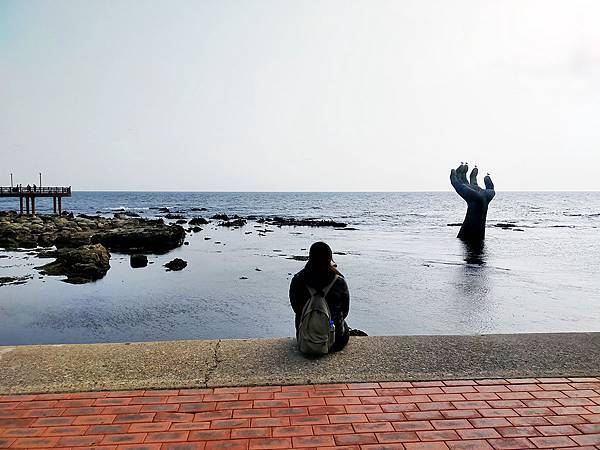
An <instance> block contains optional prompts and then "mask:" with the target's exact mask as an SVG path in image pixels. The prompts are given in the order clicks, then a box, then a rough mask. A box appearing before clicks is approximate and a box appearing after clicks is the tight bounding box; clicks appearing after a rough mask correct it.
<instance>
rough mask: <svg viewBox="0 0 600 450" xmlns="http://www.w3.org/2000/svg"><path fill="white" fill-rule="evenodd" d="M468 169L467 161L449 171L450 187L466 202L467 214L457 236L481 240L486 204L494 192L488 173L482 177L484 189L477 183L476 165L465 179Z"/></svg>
mask: <svg viewBox="0 0 600 450" xmlns="http://www.w3.org/2000/svg"><path fill="white" fill-rule="evenodd" d="M468 170H469V166H468V165H467V163H464V164H463V163H460V166H458V168H457V169H452V170H451V171H450V183H451V184H452V187H453V188H454V190H455V191H456V192H457V193H458V195H460V196H461V197H462V198H463V199H464V200H465V201H466V202H467V215H466V216H465V220H464V221H463V224H462V226H461V227H460V232H459V233H458V238H459V239H462V240H463V241H483V239H484V238H485V219H486V217H487V210H488V205H489V203H490V202H491V201H492V199H493V198H494V196H495V195H496V192H495V191H494V183H492V179H491V178H490V176H489V174H488V175H486V176H485V178H484V179H483V181H484V183H485V189H482V188H480V187H479V186H478V185H477V173H478V170H477V166H475V168H474V169H473V170H472V171H471V175H470V176H469V180H467V172H468Z"/></svg>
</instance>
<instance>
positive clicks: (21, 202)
mask: <svg viewBox="0 0 600 450" xmlns="http://www.w3.org/2000/svg"><path fill="white" fill-rule="evenodd" d="M19 203H20V204H21V215H23V196H22V195H21V196H20V197H19Z"/></svg>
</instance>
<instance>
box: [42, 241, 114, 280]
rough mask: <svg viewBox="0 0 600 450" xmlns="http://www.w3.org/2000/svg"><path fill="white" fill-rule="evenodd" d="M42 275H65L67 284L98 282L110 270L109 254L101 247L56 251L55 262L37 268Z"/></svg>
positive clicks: (90, 246) (96, 245)
mask: <svg viewBox="0 0 600 450" xmlns="http://www.w3.org/2000/svg"><path fill="white" fill-rule="evenodd" d="M38 269H40V270H41V273H42V274H43V275H65V276H66V277H67V280H65V281H67V282H68V283H74V284H80V283H87V282H89V281H95V280H98V279H100V278H102V277H104V275H106V272H108V269H110V253H108V250H106V248H105V247H104V246H103V245H101V244H95V245H84V246H81V247H78V248H63V249H59V250H57V253H56V261H54V262H51V263H50V264H46V265H44V266H41V267H38Z"/></svg>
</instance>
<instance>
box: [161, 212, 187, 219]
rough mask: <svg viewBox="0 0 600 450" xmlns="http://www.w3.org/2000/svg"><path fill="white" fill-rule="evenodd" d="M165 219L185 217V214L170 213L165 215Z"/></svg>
mask: <svg viewBox="0 0 600 450" xmlns="http://www.w3.org/2000/svg"><path fill="white" fill-rule="evenodd" d="M165 219H185V216H184V215H183V214H174V213H169V214H167V215H166V216H165Z"/></svg>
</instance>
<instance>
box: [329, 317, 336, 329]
mask: <svg viewBox="0 0 600 450" xmlns="http://www.w3.org/2000/svg"><path fill="white" fill-rule="evenodd" d="M329 331H330V332H331V331H335V323H334V322H333V320H330V321H329Z"/></svg>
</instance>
